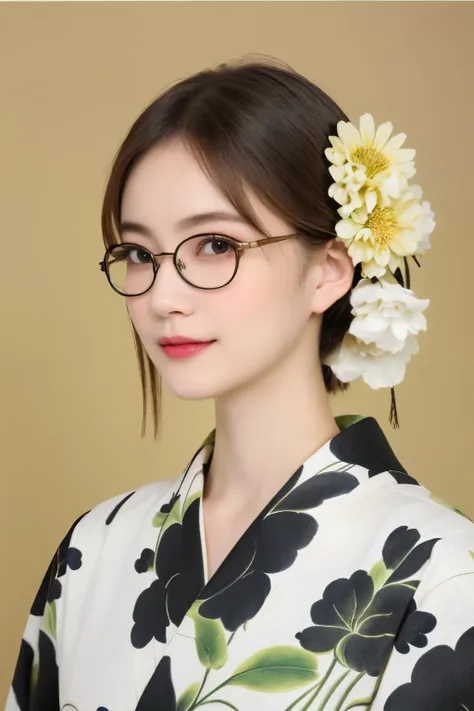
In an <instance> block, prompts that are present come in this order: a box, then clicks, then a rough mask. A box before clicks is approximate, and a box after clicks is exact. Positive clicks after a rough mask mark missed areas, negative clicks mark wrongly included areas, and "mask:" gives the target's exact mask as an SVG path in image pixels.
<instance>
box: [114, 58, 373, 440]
mask: <svg viewBox="0 0 474 711" xmlns="http://www.w3.org/2000/svg"><path fill="white" fill-rule="evenodd" d="M341 120H345V121H347V120H348V119H347V117H346V115H345V114H344V113H343V112H342V110H341V109H340V108H339V107H338V106H337V105H336V104H335V103H334V101H332V99H330V98H329V96H327V95H326V94H325V93H324V92H323V91H322V90H321V89H320V88H318V87H317V86H316V85H315V84H313V83H312V82H311V81H309V79H307V78H305V77H304V76H302V75H301V74H298V73H297V72H296V71H294V70H293V69H292V68H291V67H288V66H287V65H283V64H281V63H278V62H275V61H274V60H270V61H269V60H267V59H265V60H257V61H255V60H252V61H246V60H245V59H244V60H242V59H241V60H239V61H234V62H231V63H227V64H221V65H219V66H218V67H217V68H215V69H206V70H203V71H200V72H198V73H197V74H194V75H192V76H190V77H188V78H186V79H184V80H182V81H180V82H178V83H176V84H175V85H173V86H171V87H170V88H168V89H166V91H164V92H163V93H162V94H161V95H159V96H158V97H157V98H156V99H155V100H154V101H153V102H152V103H151V104H150V105H149V106H148V107H147V108H146V109H145V110H144V111H143V112H142V114H141V115H140V116H139V117H138V118H137V119H136V121H135V122H134V124H133V125H132V127H131V129H130V131H129V133H128V135H127V136H126V138H125V140H124V141H123V143H122V145H121V146H120V148H119V150H118V152H117V155H116V156H115V159H114V162H113V165H112V169H111V173H110V177H109V180H108V184H107V187H106V191H105V196H104V201H103V206H102V232H103V237H104V242H105V245H106V246H109V245H111V244H115V243H117V242H119V241H120V238H119V235H118V227H119V225H120V206H121V199H122V194H123V190H124V186H125V183H126V180H127V178H128V176H129V175H130V172H131V170H132V169H133V167H134V166H135V165H136V164H137V161H138V160H139V159H140V157H142V156H144V154H145V153H147V151H148V150H149V149H151V148H152V147H154V146H156V145H157V144H158V143H160V142H162V141H165V140H169V139H171V138H176V137H178V138H180V139H181V140H183V141H184V142H185V143H186V144H187V145H188V147H189V148H190V149H191V150H192V151H193V153H194V155H195V157H196V158H197V159H198V161H199V162H200V164H201V166H202V167H203V169H204V170H205V172H206V173H207V175H208V176H209V178H210V179H211V180H212V181H213V182H214V183H215V184H216V185H217V186H218V187H219V189H220V190H221V191H222V192H223V193H224V194H225V195H226V197H227V198H228V199H229V201H230V202H231V203H232V205H233V206H234V207H235V209H236V210H237V211H238V212H239V213H240V214H241V215H242V216H243V217H244V218H245V219H246V220H247V221H248V222H249V223H250V224H251V225H253V226H254V227H256V228H257V229H258V230H259V231H261V232H262V233H264V234H265V231H264V230H263V228H262V226H261V225H260V224H259V222H258V219H257V217H256V215H255V214H254V212H253V211H252V209H251V207H250V204H249V202H248V200H247V198H246V193H245V189H246V188H250V189H251V190H252V191H253V192H254V193H255V195H257V196H258V197H259V198H260V200H261V201H262V202H264V203H265V204H266V205H267V206H268V207H269V208H270V209H271V210H273V211H274V212H275V213H276V214H278V215H279V216H281V217H282V218H283V219H284V220H285V221H286V222H288V223H289V224H290V225H292V226H293V227H294V231H295V232H299V233H302V236H301V237H300V238H299V239H300V240H301V242H302V243H303V244H304V245H305V246H307V247H308V249H315V248H317V247H319V246H320V245H321V244H323V243H324V242H327V240H328V239H332V238H333V237H334V234H335V232H334V228H335V224H336V222H337V220H338V214H337V211H336V207H337V206H336V203H335V202H334V201H333V200H332V199H331V198H329V196H328V188H329V186H330V184H331V182H332V180H331V177H330V174H329V171H328V167H329V164H328V163H327V161H326V158H325V156H324V149H325V148H327V147H328V145H329V142H328V136H329V135H334V134H335V133H336V125H337V122H338V121H341ZM359 279H360V266H359V267H358V268H356V270H355V273H354V281H353V286H354V285H355V284H356V283H357V281H358V280H359ZM349 299H350V291H349V292H348V293H347V294H346V295H345V296H343V297H342V298H341V299H339V300H338V301H337V302H336V303H335V304H333V305H332V306H331V307H330V308H329V309H328V310H327V311H326V312H325V313H324V315H323V322H322V328H321V337H320V358H321V360H323V359H324V358H325V357H326V356H327V355H328V354H329V353H330V352H331V351H332V350H333V349H335V348H336V347H337V346H338V345H339V344H340V343H341V341H342V339H343V337H344V335H345V334H346V332H347V329H348V328H349V325H350V322H351V320H352V315H351V306H350V301H349ZM132 329H133V336H134V341H135V347H136V351H137V357H138V363H139V368H140V378H141V383H142V395H143V420H142V436H143V434H144V433H145V429H146V416H147V403H148V397H147V391H148V389H149V396H150V400H151V405H152V411H153V422H154V436H155V437H156V436H157V433H158V426H159V414H160V410H161V379H160V376H159V373H158V372H157V370H156V368H155V366H154V365H153V363H152V361H151V360H150V358H149V357H148V355H147V354H146V353H145V351H144V348H143V346H142V344H141V342H140V339H139V336H138V334H137V332H136V330H135V328H134V327H133V324H132ZM322 370H323V378H324V383H325V387H326V390H327V392H329V393H334V392H336V391H337V390H345V389H346V388H347V384H346V383H342V382H341V381H339V380H338V379H337V378H336V376H335V375H334V373H333V372H332V371H331V370H330V368H329V367H328V366H326V365H322Z"/></svg>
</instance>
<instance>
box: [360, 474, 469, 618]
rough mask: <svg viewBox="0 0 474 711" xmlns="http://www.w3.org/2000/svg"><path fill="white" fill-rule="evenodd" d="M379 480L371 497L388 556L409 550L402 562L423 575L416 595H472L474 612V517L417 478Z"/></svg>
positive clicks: (384, 553)
mask: <svg viewBox="0 0 474 711" xmlns="http://www.w3.org/2000/svg"><path fill="white" fill-rule="evenodd" d="M375 479H376V480H377V479H378V482H375V481H374V480H372V481H371V484H373V485H374V488H373V494H374V498H372V497H370V498H371V503H372V506H373V507H375V509H376V513H375V521H374V524H375V525H376V526H377V530H378V532H379V535H380V536H381V541H382V543H383V555H384V558H385V557H388V558H393V557H394V556H395V557H404V556H405V554H406V559H405V560H404V565H403V567H404V568H407V569H409V568H411V567H414V568H416V569H417V572H418V573H419V574H420V575H419V576H418V575H417V577H419V585H418V589H417V593H416V598H417V599H418V600H422V599H424V598H425V597H426V596H427V595H429V596H430V597H431V596H432V595H433V594H434V592H435V590H438V589H439V590H440V592H442V593H443V597H444V596H445V595H446V594H448V595H449V594H451V595H457V596H461V597H466V598H467V597H470V598H471V600H472V614H473V615H474V522H473V521H471V520H470V519H469V518H468V517H467V516H465V515H464V514H463V513H462V512H461V511H459V510H458V509H456V508H455V507H454V506H451V505H450V504H449V503H448V502H445V501H444V500H443V499H442V498H440V497H439V496H437V495H436V494H434V493H433V492H431V491H430V490H429V489H427V488H425V487H424V486H421V485H419V484H418V483H416V482H415V480H414V479H410V483H400V482H405V481H408V479H402V480H400V481H398V482H397V480H396V478H394V477H393V476H392V475H391V474H389V473H388V472H387V473H383V474H381V475H378V476H377V477H375ZM369 488H371V487H370V486H369ZM409 563H410V564H409ZM409 573H410V575H411V571H409Z"/></svg>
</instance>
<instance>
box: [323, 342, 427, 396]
mask: <svg viewBox="0 0 474 711" xmlns="http://www.w3.org/2000/svg"><path fill="white" fill-rule="evenodd" d="M418 350H419V348H418V343H417V341H416V338H415V336H409V337H408V338H407V340H406V341H405V344H404V346H403V348H402V350H400V351H397V353H389V352H387V351H382V350H380V349H379V348H377V347H376V346H374V345H373V344H366V343H362V342H361V341H358V340H357V338H355V336H352V335H350V334H347V335H346V336H345V338H344V341H343V342H342V345H341V346H340V347H339V349H338V350H336V351H335V352H334V353H331V355H330V356H329V358H328V359H327V360H326V364H327V365H328V366H330V368H331V370H332V371H333V373H334V374H335V375H336V377H337V378H339V380H341V381H342V382H343V383H350V382H352V381H353V380H356V379H357V378H360V377H361V378H362V379H363V380H364V382H365V383H367V385H369V386H370V387H371V388H373V389H374V390H378V389H379V388H393V387H395V385H399V384H400V383H401V382H402V380H403V378H404V377H405V370H406V366H407V364H408V362H409V361H410V359H411V357H412V356H413V355H415V354H416V353H418Z"/></svg>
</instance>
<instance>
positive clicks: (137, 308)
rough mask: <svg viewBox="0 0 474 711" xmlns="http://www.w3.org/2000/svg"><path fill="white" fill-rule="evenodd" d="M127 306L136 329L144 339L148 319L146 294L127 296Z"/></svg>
mask: <svg viewBox="0 0 474 711" xmlns="http://www.w3.org/2000/svg"><path fill="white" fill-rule="evenodd" d="M125 306H126V308H127V311H128V315H129V316H130V319H131V321H132V323H133V325H134V326H135V330H136V331H137V333H138V334H139V335H140V337H141V338H142V339H143V337H144V335H145V331H146V329H145V320H146V312H147V308H148V307H147V305H146V295H145V294H144V295H143V296H136V297H134V298H133V299H127V298H125Z"/></svg>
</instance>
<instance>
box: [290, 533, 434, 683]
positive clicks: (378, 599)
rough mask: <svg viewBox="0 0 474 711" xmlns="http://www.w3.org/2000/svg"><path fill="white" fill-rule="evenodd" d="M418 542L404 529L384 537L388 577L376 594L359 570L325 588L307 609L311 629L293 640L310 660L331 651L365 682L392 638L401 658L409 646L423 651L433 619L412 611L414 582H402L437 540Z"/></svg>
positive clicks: (387, 651) (386, 652) (381, 662)
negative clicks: (310, 654) (310, 655)
mask: <svg viewBox="0 0 474 711" xmlns="http://www.w3.org/2000/svg"><path fill="white" fill-rule="evenodd" d="M419 539H420V534H419V532H418V531H416V530H415V529H409V528H408V527H406V526H401V527H400V528H398V529H396V530H395V531H393V532H392V533H391V534H390V536H389V537H388V538H387V540H386V542H385V545H384V547H383V551H382V556H383V562H384V565H385V567H386V569H387V574H388V577H387V579H386V580H385V581H384V584H383V585H382V586H381V587H380V589H379V590H376V589H375V585H374V580H373V578H372V577H371V576H370V575H369V574H368V573H367V572H366V571H364V570H357V571H356V572H355V573H353V574H352V575H351V577H350V578H349V579H346V578H340V579H338V580H335V581H333V582H332V583H330V584H329V585H328V586H327V587H326V589H325V591H324V594H323V597H322V599H321V600H318V601H317V602H315V603H314V604H313V605H312V607H311V620H312V621H313V623H314V624H313V626H311V627H308V628H306V629H304V630H303V631H302V632H299V633H297V634H296V638H297V639H298V640H299V642H300V644H301V646H302V647H304V648H305V649H308V650H309V651H312V652H315V653H316V654H321V653H325V652H329V651H330V650H334V652H335V654H336V657H337V659H338V661H339V662H340V663H341V664H343V665H345V666H347V667H349V668H350V669H354V670H355V671H358V672H365V673H367V674H369V675H370V676H378V675H379V674H380V672H381V670H382V667H383V665H384V664H385V661H386V659H387V656H388V655H389V654H390V651H391V648H392V646H393V644H394V640H395V637H396V635H397V633H398V639H397V642H396V643H397V645H398V647H399V649H400V651H402V652H407V651H408V649H409V645H410V644H411V645H413V646H421V647H423V646H425V645H426V641H427V640H426V633H428V632H431V631H432V630H433V629H434V627H435V625H436V619H435V618H434V616H433V615H431V614H429V613H426V612H421V611H418V610H417V609H416V604H415V602H414V600H413V595H414V592H415V590H416V588H417V586H418V581H417V580H407V578H409V576H411V575H412V574H414V573H416V572H418V571H419V570H420V568H421V567H422V566H423V565H424V563H425V562H426V561H427V560H428V559H429V557H430V555H431V551H432V549H433V546H434V545H435V543H436V542H437V540H438V539H431V540H429V541H424V542H423V543H420V544H419V545H416V544H417V542H418V541H419ZM402 581H403V582H402Z"/></svg>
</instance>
